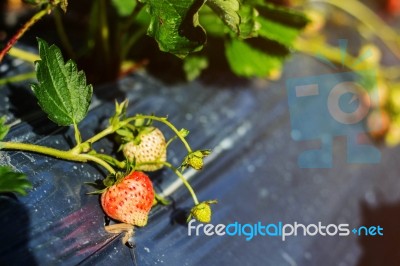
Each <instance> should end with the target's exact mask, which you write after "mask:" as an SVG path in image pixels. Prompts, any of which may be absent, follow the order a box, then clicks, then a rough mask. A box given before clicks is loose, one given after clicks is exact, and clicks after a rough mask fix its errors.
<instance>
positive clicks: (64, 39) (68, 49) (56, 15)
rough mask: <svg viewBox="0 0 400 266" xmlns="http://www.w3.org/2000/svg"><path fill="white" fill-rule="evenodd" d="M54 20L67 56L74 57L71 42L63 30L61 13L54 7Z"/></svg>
mask: <svg viewBox="0 0 400 266" xmlns="http://www.w3.org/2000/svg"><path fill="white" fill-rule="evenodd" d="M54 21H55V23H56V30H57V33H58V36H59V37H60V39H61V44H62V45H63V47H64V49H65V51H66V52H67V54H68V56H69V58H71V59H75V58H76V55H75V52H74V49H73V48H72V45H71V42H70V41H69V38H68V35H67V33H66V32H65V27H64V25H63V23H62V20H61V14H60V11H59V10H58V9H55V11H54Z"/></svg>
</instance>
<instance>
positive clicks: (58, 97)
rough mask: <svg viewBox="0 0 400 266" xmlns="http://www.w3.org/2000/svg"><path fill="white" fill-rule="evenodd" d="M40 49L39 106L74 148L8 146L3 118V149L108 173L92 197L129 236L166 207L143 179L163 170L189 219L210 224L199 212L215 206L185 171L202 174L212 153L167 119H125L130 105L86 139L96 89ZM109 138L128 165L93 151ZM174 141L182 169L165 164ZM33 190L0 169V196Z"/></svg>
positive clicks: (57, 55) (56, 55)
mask: <svg viewBox="0 0 400 266" xmlns="http://www.w3.org/2000/svg"><path fill="white" fill-rule="evenodd" d="M38 43H39V55H40V60H38V61H37V62H36V64H35V67H36V73H37V80H38V82H37V83H34V84H32V90H33V92H34V95H35V96H36V98H37V101H38V104H39V106H40V107H41V109H42V110H43V111H44V112H45V113H46V114H47V116H48V118H49V119H50V120H51V121H53V122H54V123H56V124H57V125H59V126H72V127H73V129H74V133H75V134H74V136H75V146H74V147H71V149H69V150H59V149H55V148H51V147H46V146H41V145H36V144H31V143H21V142H14V141H4V140H3V139H4V138H5V137H6V135H7V133H8V130H9V126H7V125H5V118H2V119H0V139H1V141H0V149H1V150H18V151H25V152H32V153H36V154H40V155H44V156H52V157H55V158H59V159H62V160H68V161H74V162H80V163H86V162H91V163H94V164H97V165H99V166H101V167H102V168H104V170H106V171H107V172H108V175H107V176H105V178H104V180H102V181H99V182H95V183H91V182H88V183H89V184H90V185H93V186H95V187H96V188H97V189H98V190H96V191H93V192H91V193H90V194H101V205H102V207H103V210H104V212H105V213H106V215H107V216H109V217H110V218H112V219H114V220H116V221H120V222H122V223H123V225H122V226H121V225H120V226H119V228H123V231H127V233H128V235H129V234H130V233H131V232H132V230H133V226H145V225H146V224H147V220H148V213H149V211H150V209H151V208H152V206H153V205H154V204H157V203H163V204H165V203H167V202H166V200H165V199H163V198H162V197H160V196H159V195H157V194H156V193H155V190H154V188H153V185H152V181H151V180H150V178H149V177H148V175H147V174H145V173H144V172H149V171H155V170H159V169H161V168H163V167H167V168H170V169H171V170H172V172H174V173H175V174H176V175H177V177H178V178H180V179H181V181H182V182H183V184H184V185H185V186H186V188H187V189H188V190H189V193H190V194H191V196H192V198H193V201H194V207H193V209H192V211H191V216H190V217H194V218H195V219H197V220H199V221H200V222H209V221H210V219H211V209H210V208H209V207H208V209H207V210H206V211H205V212H206V214H204V210H203V211H199V209H204V206H205V205H206V206H208V205H209V203H211V202H212V203H214V202H215V201H212V200H211V201H210V200H206V201H203V202H199V200H198V199H197V196H196V194H195V192H194V190H193V188H192V187H191V185H190V184H189V183H188V181H187V180H186V179H185V177H184V171H185V169H186V168H187V167H192V168H194V169H200V168H201V167H202V165H203V158H204V157H205V156H207V155H208V154H209V153H210V151H209V150H192V148H191V147H190V145H189V143H188V142H187V140H186V137H187V135H188V134H189V132H188V131H187V130H186V129H180V130H179V129H178V128H176V127H175V126H174V125H173V124H172V123H171V122H170V121H169V120H168V119H167V118H166V117H158V116H155V115H143V114H136V115H134V116H127V114H126V110H127V106H128V102H127V101H123V102H121V103H118V102H116V104H115V113H114V114H113V115H112V116H111V117H110V118H109V120H108V125H107V126H106V128H104V129H103V130H102V131H100V132H99V133H97V134H95V135H94V136H92V137H90V138H88V139H86V140H84V139H82V136H81V133H80V130H79V123H80V122H81V121H82V120H83V119H84V118H85V116H86V114H87V112H88V108H89V105H90V102H91V98H92V93H93V88H92V86H91V85H88V84H87V83H86V77H85V73H84V72H82V71H78V69H77V66H76V64H75V62H73V61H72V60H68V61H67V62H64V60H63V56H62V54H61V51H60V49H59V48H58V47H57V46H55V45H51V46H49V45H48V44H47V43H46V42H45V41H44V40H42V39H38ZM156 123H162V124H164V125H165V126H167V127H168V128H169V129H171V130H172V132H173V133H174V134H175V137H173V138H172V139H170V140H169V141H168V142H166V141H165V137H164V135H163V133H162V132H161V130H160V129H158V128H157V127H156V125H155V124H156ZM109 136H113V138H114V139H115V141H116V143H117V144H118V145H119V147H120V148H119V150H118V153H121V155H123V157H124V158H125V159H124V160H118V159H117V157H116V156H117V155H116V154H105V153H102V152H98V151H97V150H96V149H95V148H94V147H93V144H94V143H96V142H98V141H99V140H101V139H103V138H106V137H109ZM175 139H179V140H180V141H181V142H182V144H183V145H184V147H185V148H186V150H187V156H186V157H185V158H182V163H181V165H178V166H173V165H172V164H171V163H170V162H168V160H167V148H168V145H169V143H171V141H173V140H175ZM194 158H195V159H194ZM143 171H144V172H143ZM88 181H90V180H88ZM30 187H31V185H30V183H29V181H28V179H27V178H26V177H25V175H24V174H22V173H16V172H13V171H12V170H11V169H9V168H8V167H5V166H2V167H0V192H16V193H19V194H21V195H24V194H26V192H27V190H29V188H30ZM199 212H200V213H199ZM201 213H203V214H201ZM106 230H108V231H110V232H116V231H115V230H116V229H115V225H112V226H111V227H107V228H106ZM125 240H126V239H125ZM126 241H127V240H126Z"/></svg>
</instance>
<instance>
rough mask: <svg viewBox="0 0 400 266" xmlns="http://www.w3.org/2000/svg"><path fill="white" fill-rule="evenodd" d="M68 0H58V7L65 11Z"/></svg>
mask: <svg viewBox="0 0 400 266" xmlns="http://www.w3.org/2000/svg"><path fill="white" fill-rule="evenodd" d="M50 3H52V1H50ZM67 6H68V0H60V7H61V9H62V10H63V11H64V13H65V12H67Z"/></svg>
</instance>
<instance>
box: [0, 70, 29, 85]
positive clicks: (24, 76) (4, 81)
mask: <svg viewBox="0 0 400 266" xmlns="http://www.w3.org/2000/svg"><path fill="white" fill-rule="evenodd" d="M35 77H36V72H29V73H24V74H20V75H16V76H12V77H6V78H2V79H0V85H4V84H7V83H13V82H20V81H24V80H27V79H34V78H35Z"/></svg>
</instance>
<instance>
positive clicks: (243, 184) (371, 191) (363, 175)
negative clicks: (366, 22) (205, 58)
mask: <svg viewBox="0 0 400 266" xmlns="http://www.w3.org/2000/svg"><path fill="white" fill-rule="evenodd" d="M22 70H23V69H22ZM330 71H331V70H330V69H329V68H328V67H325V66H322V65H321V64H320V63H318V62H316V61H314V60H312V59H310V58H308V57H305V56H300V55H298V56H295V57H294V58H293V59H292V60H291V61H289V62H288V64H287V67H286V70H285V74H284V76H283V78H282V79H281V81H279V82H271V83H267V82H261V81H253V82H236V81H226V80H225V79H224V78H223V77H221V79H220V80H217V81H214V83H212V84H213V85H209V84H207V83H200V82H193V83H190V84H181V85H173V86H166V85H164V84H163V83H162V82H159V81H157V80H154V79H153V78H151V77H149V76H148V75H145V74H135V75H133V76H131V77H128V78H125V79H123V80H121V81H120V82H119V83H118V84H111V85H108V86H105V87H99V88H96V94H97V95H96V98H95V99H94V100H93V103H92V107H91V110H90V112H89V115H88V117H87V118H86V119H85V120H84V121H83V122H82V123H81V124H80V128H81V131H82V134H83V138H87V137H89V136H90V135H91V134H93V133H94V132H96V131H98V130H101V128H102V127H104V126H105V125H106V123H107V118H108V117H109V116H110V115H111V114H112V113H113V109H114V102H113V101H114V98H118V99H119V100H123V99H124V98H125V97H127V98H128V99H129V100H130V107H129V113H130V114H135V113H155V114H156V115H159V116H163V115H168V117H169V119H170V120H171V121H172V122H173V123H175V124H176V125H177V126H178V127H182V128H187V129H188V130H189V131H190V135H189V137H188V140H189V142H190V143H191V144H192V145H193V148H211V149H213V154H212V155H211V156H210V157H209V158H208V159H207V161H206V166H205V168H204V169H203V170H202V171H200V172H194V171H188V173H187V176H188V178H190V181H191V183H192V185H193V186H194V189H195V190H196V191H197V193H198V197H199V199H200V200H207V199H218V201H219V203H218V204H217V205H215V206H213V209H214V216H213V221H212V223H213V224H214V225H216V224H219V223H222V224H229V223H233V222H236V221H237V222H239V223H243V224H245V223H251V224H254V223H257V222H258V221H260V222H262V223H277V222H279V221H282V222H284V223H294V222H296V221H297V222H299V223H304V224H310V223H318V222H322V223H323V224H331V223H334V224H339V223H348V224H350V226H353V227H356V226H359V225H378V224H379V225H381V226H383V227H384V230H385V231H384V232H385V235H384V237H380V238H378V237H375V238H372V237H370V238H364V237H358V236H355V235H350V236H348V237H339V236H325V237H322V236H297V237H290V238H288V239H287V240H286V241H282V239H281V238H280V237H269V236H256V237H254V238H253V239H251V240H250V241H246V237H244V236H235V237H232V236H216V235H214V236H205V235H204V234H200V235H199V236H194V235H192V236H188V229H187V226H186V225H185V224H184V222H183V218H182V213H184V212H185V211H187V210H188V208H190V207H191V206H192V201H191V198H190V196H189V193H188V192H187V191H186V190H185V188H184V187H182V186H181V183H180V182H176V181H175V180H176V178H175V176H174V175H173V173H171V172H169V171H168V170H163V171H161V172H159V173H156V174H154V175H153V176H152V177H153V178H154V180H155V184H156V188H157V190H158V191H162V192H164V193H165V194H167V195H169V196H170V197H171V199H172V200H173V201H174V204H173V205H172V206H157V207H155V208H154V209H153V210H152V212H151V215H150V219H149V224H148V225H147V226H146V227H145V228H140V229H137V230H136V232H135V242H136V248H134V249H133V250H130V249H128V248H127V247H125V246H123V245H122V244H121V242H120V238H121V236H119V235H113V234H109V233H106V232H105V231H104V228H103V225H104V215H103V212H102V210H101V208H100V205H99V202H98V197H97V196H88V195H86V193H87V192H88V191H90V187H88V186H86V185H83V183H84V182H87V181H93V180H96V179H99V178H102V177H104V172H103V171H102V169H100V168H97V167H95V166H93V165H91V164H79V163H71V162H65V161H61V160H57V159H53V158H49V157H44V156H39V155H35V154H29V153H21V152H4V151H2V152H1V153H0V156H1V157H0V159H1V162H2V164H9V165H11V166H13V167H15V168H16V169H19V170H21V171H24V172H25V173H27V174H28V176H29V179H30V180H31V181H32V183H33V187H34V189H33V190H32V191H30V193H29V195H28V196H26V197H18V199H15V198H13V197H11V196H9V195H3V196H1V197H0V204H1V209H0V212H1V216H0V220H1V227H0V228H1V229H0V235H1V244H0V264H1V265H34V264H38V265H77V264H79V265H135V264H137V265H357V264H360V265H378V262H379V263H381V265H389V264H391V265H394V264H393V263H395V262H396V261H397V262H399V261H400V259H399V254H400V251H399V247H400V245H399V244H398V240H396V239H399V238H398V236H399V235H400V232H399V229H398V226H397V224H398V222H399V220H400V218H399V213H400V212H399V209H400V203H399V202H400V182H399V177H398V167H399V166H398V161H399V155H398V154H399V149H398V148H395V149H389V148H384V147H380V150H381V152H382V160H381V162H380V163H378V164H365V165H362V164H348V163H347V161H346V156H345V150H346V141H345V138H335V140H334V141H335V142H334V145H333V151H332V152H333V155H334V157H333V158H334V162H333V167H332V168H327V169H302V168H300V167H299V166H298V164H297V159H298V156H299V154H300V153H301V152H303V151H304V150H305V149H308V148H310V147H314V146H315V145H314V144H313V143H312V144H309V143H304V142H295V141H293V139H292V138H291V125H290V114H289V106H288V99H287V94H286V90H285V81H286V79H288V78H293V77H302V76H307V75H317V74H326V73H330ZM10 73H11V74H12V71H11V72H8V73H7V74H10ZM0 93H1V99H0V101H2V103H1V105H0V106H1V113H2V114H7V115H8V118H9V121H11V122H13V123H14V124H15V125H14V127H13V128H12V130H11V132H10V135H9V136H8V139H9V140H15V141H26V142H32V143H39V144H43V145H48V146H51V147H57V148H63V149H68V148H69V147H70V145H71V142H72V140H73V132H72V129H71V128H58V127H56V126H55V125H54V124H52V123H51V122H50V121H49V120H47V118H46V117H45V115H44V114H43V113H42V112H41V111H40V110H39V109H38V107H37V106H36V104H35V100H34V99H33V97H32V96H31V93H30V92H29V88H28V86H22V87H19V86H11V85H10V86H3V87H2V88H1V90H0ZM21 104H22V105H24V106H25V107H26V108H24V109H23V110H21V109H20V106H21ZM161 128H162V129H163V130H164V129H165V128H164V127H162V126H161ZM165 130H166V129H165ZM165 132H166V135H167V136H171V133H170V132H168V131H167V130H166V131H165ZM313 145H314V146H313ZM96 147H97V148H102V149H104V150H106V151H112V150H113V148H114V147H113V144H112V142H111V141H110V140H103V141H101V142H99V143H97V144H96ZM184 154H185V153H184V149H183V147H182V146H180V145H179V143H178V142H176V143H174V144H173V145H172V148H171V150H170V152H169V154H168V157H169V160H170V161H172V162H173V163H174V164H178V163H179V162H180V159H181V158H183V156H184ZM396 221H397V223H396ZM350 229H351V228H350ZM396 236H397V238H396ZM396 243H397V244H396ZM377 247H381V248H377ZM371 251H373V252H371ZM385 262H386V264H385ZM382 263H383V264H382Z"/></svg>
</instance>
